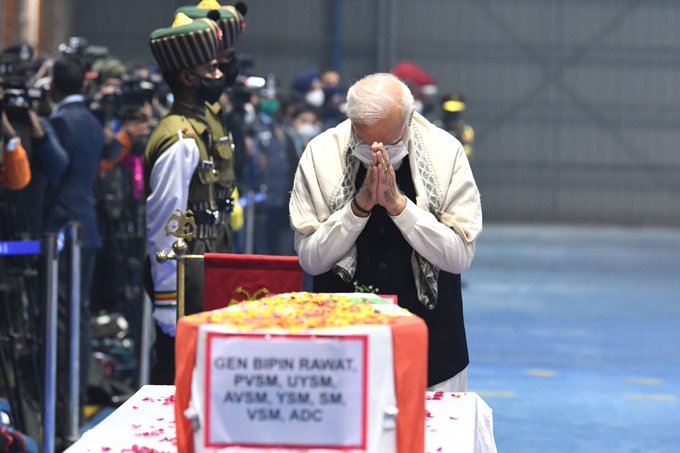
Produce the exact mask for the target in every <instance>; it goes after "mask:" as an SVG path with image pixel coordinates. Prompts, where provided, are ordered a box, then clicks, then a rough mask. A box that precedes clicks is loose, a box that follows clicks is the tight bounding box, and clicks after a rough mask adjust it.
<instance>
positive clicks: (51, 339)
mask: <svg viewBox="0 0 680 453" xmlns="http://www.w3.org/2000/svg"><path fill="white" fill-rule="evenodd" d="M45 248H46V251H45V260H46V270H47V272H46V280H47V281H46V288H47V291H46V297H47V300H46V301H45V302H46V303H45V339H44V343H43V344H44V345H45V377H44V379H45V401H44V404H43V424H44V425H43V426H44V429H43V453H54V438H55V412H56V385H57V282H58V279H59V275H58V273H59V256H58V253H57V236H56V234H49V235H47V240H46V241H45Z"/></svg>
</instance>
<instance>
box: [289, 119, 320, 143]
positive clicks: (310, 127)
mask: <svg viewBox="0 0 680 453" xmlns="http://www.w3.org/2000/svg"><path fill="white" fill-rule="evenodd" d="M295 130H296V131H297V132H298V134H300V135H301V136H302V137H303V138H304V139H305V140H307V141H309V140H311V139H313V138H314V137H316V136H317V135H319V133H320V132H321V129H320V128H319V126H316V125H314V124H312V123H302V124H300V125H298V126H297V127H296V128H295Z"/></svg>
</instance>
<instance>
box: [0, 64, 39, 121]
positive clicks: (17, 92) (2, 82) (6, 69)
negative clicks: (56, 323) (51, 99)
mask: <svg viewBox="0 0 680 453" xmlns="http://www.w3.org/2000/svg"><path fill="white" fill-rule="evenodd" d="M32 63H33V62H32V61H30V60H28V61H26V60H23V59H22V58H21V56H19V55H15V54H10V53H3V54H0V86H1V87H2V91H3V93H4V96H3V100H2V109H3V110H4V111H5V113H6V114H7V118H8V119H9V120H10V122H26V121H28V110H29V109H30V108H31V107H33V105H34V104H35V103H37V102H40V101H42V100H44V99H46V97H47V91H46V90H44V89H40V88H34V87H31V86H29V80H30V78H31V76H32V75H33V72H34V68H33V64H32Z"/></svg>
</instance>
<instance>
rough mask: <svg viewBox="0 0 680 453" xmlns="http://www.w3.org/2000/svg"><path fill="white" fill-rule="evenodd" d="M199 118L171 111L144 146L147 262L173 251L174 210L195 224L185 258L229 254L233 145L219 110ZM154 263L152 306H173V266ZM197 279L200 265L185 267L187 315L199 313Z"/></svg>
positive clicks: (181, 108)
mask: <svg viewBox="0 0 680 453" xmlns="http://www.w3.org/2000/svg"><path fill="white" fill-rule="evenodd" d="M204 113H205V116H203V112H199V111H198V110H194V109H192V108H190V107H188V106H185V105H183V104H175V105H173V106H172V108H171V110H170V113H169V114H168V115H167V116H166V117H165V118H163V119H162V120H161V122H160V123H159V124H158V126H157V127H156V129H155V130H154V132H153V134H152V135H151V138H150V139H149V142H148V144H147V148H146V152H145V172H146V177H145V182H146V191H147V233H148V237H149V254H150V255H151V256H152V257H153V256H154V255H155V253H156V252H158V251H161V250H166V251H169V250H172V243H173V242H174V240H175V238H174V237H172V236H167V235H166V232H165V222H166V221H167V220H168V219H169V218H170V217H171V216H172V215H173V213H175V211H176V210H177V209H179V210H181V211H182V212H184V211H186V210H187V209H189V210H191V211H192V212H193V213H194V218H195V220H196V238H194V239H192V240H189V241H188V246H189V250H188V253H190V254H203V253H206V252H211V253H214V252H229V249H230V242H231V240H230V233H231V232H230V226H229V214H230V212H231V198H230V197H231V193H232V190H233V185H234V170H233V149H232V143H231V139H230V138H229V134H228V133H227V131H226V130H225V128H224V126H223V125H222V123H221V121H220V115H221V108H220V106H219V105H217V104H215V105H211V106H206V108H205V111H204ZM168 153H169V154H168ZM161 195H162V196H161ZM154 261H155V260H152V266H151V267H152V278H153V287H154V296H155V297H154V299H155V300H154V301H155V302H156V304H157V305H159V304H161V305H162V304H174V303H175V301H176V294H175V291H176V276H175V272H176V265H175V264H174V262H169V263H168V262H166V263H155V262H154ZM194 279H195V281H192V280H194ZM202 279H203V266H202V263H201V262H197V261H189V262H188V265H187V287H186V313H187V314H190V313H195V312H198V311H200V310H201V309H202V306H203V284H202Z"/></svg>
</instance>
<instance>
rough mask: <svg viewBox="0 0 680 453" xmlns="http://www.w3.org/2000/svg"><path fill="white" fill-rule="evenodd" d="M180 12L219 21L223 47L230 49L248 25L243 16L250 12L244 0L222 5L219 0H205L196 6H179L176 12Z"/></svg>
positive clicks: (194, 17) (191, 16) (193, 16)
mask: <svg viewBox="0 0 680 453" xmlns="http://www.w3.org/2000/svg"><path fill="white" fill-rule="evenodd" d="M212 11H216V12H215V13H213V12H212ZM178 13H183V14H186V15H187V16H188V17H190V18H191V19H203V18H210V19H212V20H214V21H215V22H217V24H218V25H219V27H220V30H222V48H224V49H228V48H230V47H234V46H235V45H236V40H237V39H238V37H239V35H240V34H241V33H242V32H243V29H244V28H245V27H246V21H245V19H244V17H243V16H245V15H246V14H247V13H248V7H247V6H246V4H245V3H242V2H238V3H236V5H235V6H231V5H229V6H222V5H220V4H219V2H217V0H203V1H201V3H199V4H198V5H196V6H182V7H181V8H178V9H177V11H176V12H175V14H178Z"/></svg>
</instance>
